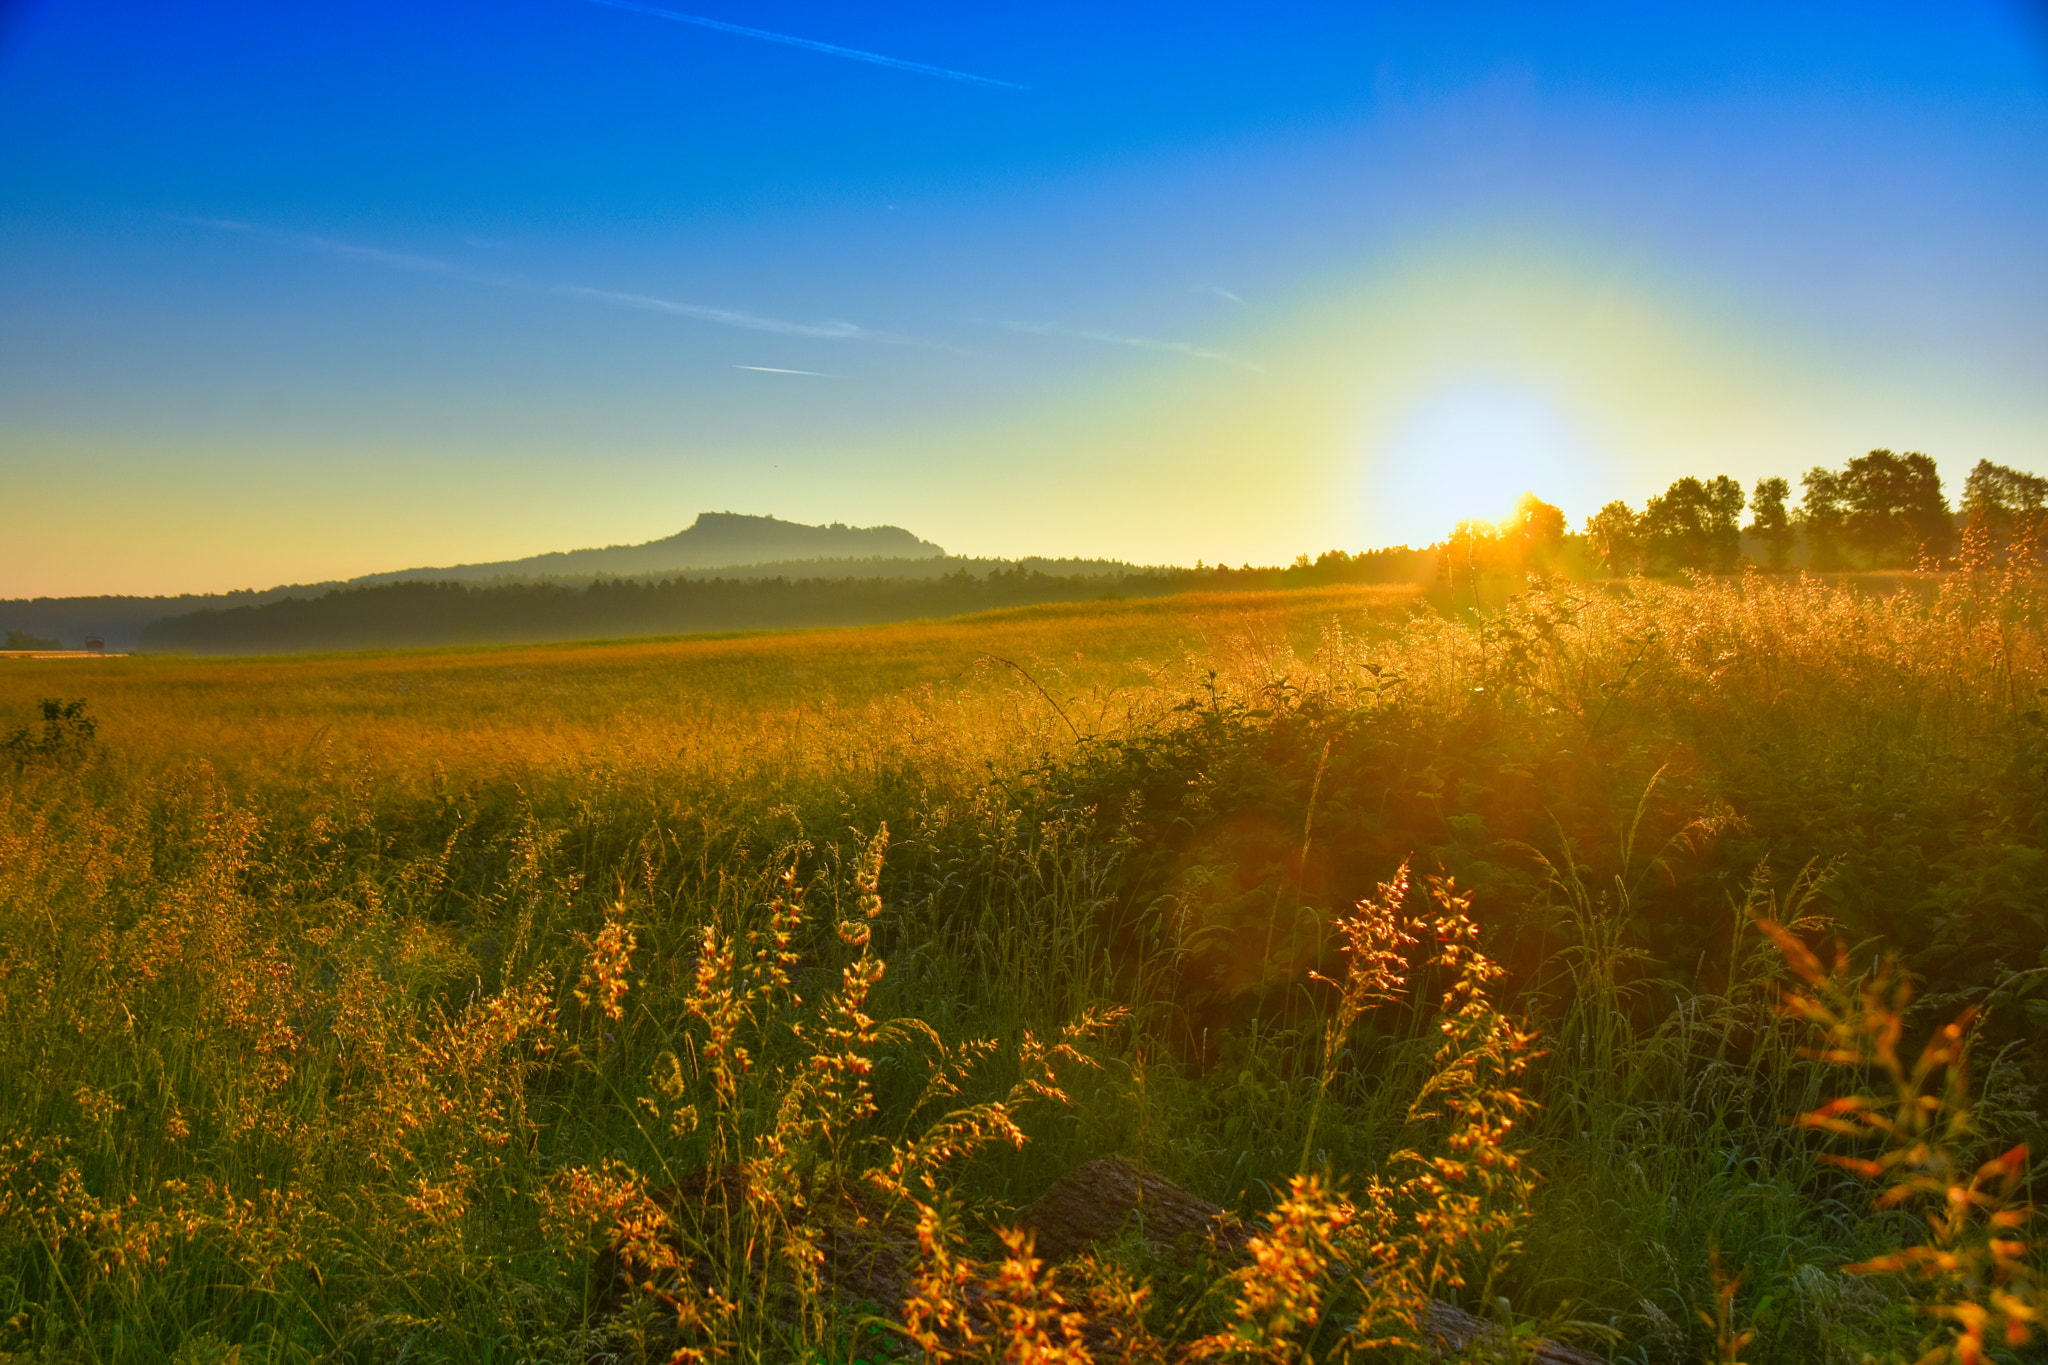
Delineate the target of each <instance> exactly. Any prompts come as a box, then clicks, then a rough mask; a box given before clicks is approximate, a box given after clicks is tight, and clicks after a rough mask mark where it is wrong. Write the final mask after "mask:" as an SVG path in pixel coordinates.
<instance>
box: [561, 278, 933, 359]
mask: <svg viewBox="0 0 2048 1365" xmlns="http://www.w3.org/2000/svg"><path fill="white" fill-rule="evenodd" d="M550 292H552V293H556V294H568V295H571V296H573V297H575V298H579V299H596V300H598V301H599V302H601V303H615V304H617V305H619V307H621V308H641V309H645V310H646V311H648V312H650V313H673V314H675V315H676V316H678V317H685V318H701V319H702V320H703V321H705V322H719V323H723V324H725V325H726V326H727V327H745V328H747V329H749V330H750V331H755V332H774V333H776V334H777V335H778V336H788V337H816V338H818V339H820V340H822V341H878V342H882V343H884V344H887V345H891V346H929V345H932V344H933V343H931V342H928V341H925V340H923V339H922V338H919V337H909V336H899V335H897V334H896V333H894V332H876V331H872V330H870V329H868V328H866V327H863V326H861V325H860V324H859V323H855V322H842V321H840V320H839V319H837V318H827V319H825V320H823V321H821V322H789V321H786V320H784V319H782V318H764V317H761V316H759V315H758V314H755V313H742V312H740V311H739V310H738V309H736V308H711V307H708V306H706V305H704V304H701V303H679V302H677V301H676V300H674V299H664V298H658V297H656V296H655V295H653V294H628V293H624V292H622V291H620V290H617V289H592V288H591V287H590V286H588V285H583V284H558V285H556V286H555V287H554V289H553V290H552V291H550Z"/></svg>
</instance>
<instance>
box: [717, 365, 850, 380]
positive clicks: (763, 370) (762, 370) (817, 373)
mask: <svg viewBox="0 0 2048 1365" xmlns="http://www.w3.org/2000/svg"><path fill="white" fill-rule="evenodd" d="M733 368H734V369H735V370H752V371H753V372H754V373H756V374H807V375H809V376H811V377H812V378H813V379H835V378H837V377H838V376H836V375H829V374H826V373H825V372H824V371H822V370H785V369H782V368H780V367H779V366H775V365H735V366H733Z"/></svg>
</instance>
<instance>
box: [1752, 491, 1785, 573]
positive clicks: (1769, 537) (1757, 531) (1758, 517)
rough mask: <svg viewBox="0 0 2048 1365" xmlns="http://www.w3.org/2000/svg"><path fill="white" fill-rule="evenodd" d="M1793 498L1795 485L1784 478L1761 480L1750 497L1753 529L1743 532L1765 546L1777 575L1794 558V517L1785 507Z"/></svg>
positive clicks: (1767, 555)
mask: <svg viewBox="0 0 2048 1365" xmlns="http://www.w3.org/2000/svg"><path fill="white" fill-rule="evenodd" d="M1791 496H1792V485H1791V484H1790V483H1788V482H1786V481H1785V480H1784V479H1780V478H1769V479H1758V480H1757V481H1756V488H1755V489H1754V491H1752V492H1751V493H1750V495H1749V507H1750V518H1749V525H1747V526H1745V527H1743V528H1742V529H1743V532H1744V533H1745V534H1747V535H1752V536H1755V537H1756V538H1757V539H1758V540H1761V541H1762V542H1763V543H1764V553H1765V555H1766V557H1767V558H1766V562H1767V563H1768V564H1769V565H1770V567H1771V568H1772V569H1773V570H1774V571H1775V570H1781V569H1783V568H1784V567H1785V563H1786V561H1787V560H1789V559H1790V558H1791V556H1792V537H1793V530H1792V514H1791V512H1790V511H1788V510H1787V508H1786V506H1785V503H1786V500H1787V499H1788V498H1790V497H1791Z"/></svg>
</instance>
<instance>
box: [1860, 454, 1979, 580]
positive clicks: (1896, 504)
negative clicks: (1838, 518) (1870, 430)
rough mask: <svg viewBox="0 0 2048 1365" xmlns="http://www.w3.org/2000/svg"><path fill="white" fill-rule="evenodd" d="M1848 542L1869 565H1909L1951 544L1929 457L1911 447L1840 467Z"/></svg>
mask: <svg viewBox="0 0 2048 1365" xmlns="http://www.w3.org/2000/svg"><path fill="white" fill-rule="evenodd" d="M1839 487H1840V490H1841V498H1842V504H1843V507H1844V510H1845V512H1846V517H1845V519H1844V531H1845V532H1846V534H1847V537H1848V541H1849V543H1850V545H1852V546H1853V547H1854V548H1855V549H1857V550H1858V551H1860V552H1861V553H1862V555H1863V558H1864V562H1865V563H1866V564H1868V565H1869V566H1870V567H1871V568H1873V569H1881V568H1903V567H1909V566H1911V565H1912V564H1914V563H1916V562H1918V561H1919V560H1921V559H1923V558H1927V557H1939V556H1945V555H1947V554H1948V553H1949V551H1950V550H1952V549H1954V548H1955V534H1956V532H1955V522H1954V520H1953V519H1952V518H1951V517H1950V515H1949V507H1948V499H1947V498H1946V497H1945V496H1943V494H1942V491H1941V474H1940V472H1939V471H1937V470H1936V469H1935V467H1934V461H1933V460H1931V459H1929V458H1928V457H1927V456H1925V455H1922V454H1920V453H1919V452H1917V451H1913V452H1908V453H1907V454H1904V455H1894V454H1892V452H1891V451H1889V450H1873V451H1871V452H1870V453H1869V454H1868V455H1859V456H1857V457H1856V458H1855V459H1853V460H1851V461H1849V463H1848V464H1847V465H1846V466H1844V467H1843V469H1842V473H1841V475H1840V476H1839Z"/></svg>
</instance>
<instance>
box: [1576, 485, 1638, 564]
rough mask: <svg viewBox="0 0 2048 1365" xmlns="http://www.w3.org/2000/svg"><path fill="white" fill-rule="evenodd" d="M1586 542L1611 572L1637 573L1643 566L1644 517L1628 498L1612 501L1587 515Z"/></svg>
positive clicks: (1597, 558)
mask: <svg viewBox="0 0 2048 1365" xmlns="http://www.w3.org/2000/svg"><path fill="white" fill-rule="evenodd" d="M1586 544H1587V547H1588V548H1589V549H1591V550H1592V552H1593V558H1595V559H1596V560H1598V561H1599V562H1600V565H1601V567H1602V568H1604V569H1606V570H1607V572H1609V573H1611V574H1628V573H1634V572H1635V571H1636V570H1638V569H1640V568H1642V567H1643V531H1642V525H1641V519H1640V518H1639V517H1637V516H1636V514H1635V511H1634V509H1632V508H1631V507H1630V506H1629V505H1628V504H1627V503H1625V502H1620V501H1616V502H1610V503H1608V504H1607V505H1606V506H1605V507H1603V508H1601V509H1600V510H1599V511H1598V512H1595V513H1594V514H1593V515H1592V516H1590V517H1587V518H1586Z"/></svg>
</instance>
